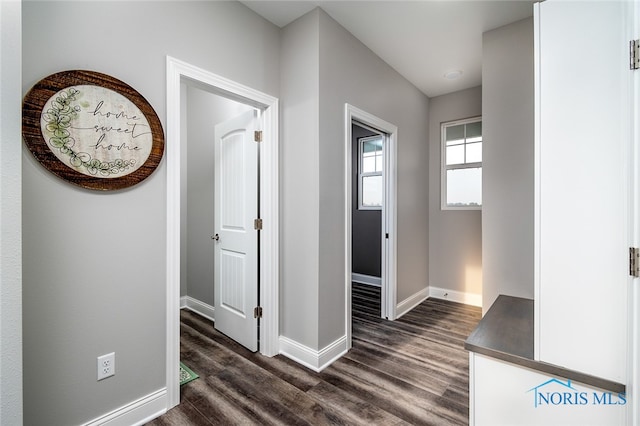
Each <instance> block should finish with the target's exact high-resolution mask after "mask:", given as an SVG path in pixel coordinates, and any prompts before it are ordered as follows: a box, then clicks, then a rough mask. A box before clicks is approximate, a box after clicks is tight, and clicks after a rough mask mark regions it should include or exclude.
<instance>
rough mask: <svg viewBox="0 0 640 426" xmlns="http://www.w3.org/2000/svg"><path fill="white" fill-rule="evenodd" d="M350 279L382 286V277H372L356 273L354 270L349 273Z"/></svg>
mask: <svg viewBox="0 0 640 426" xmlns="http://www.w3.org/2000/svg"><path fill="white" fill-rule="evenodd" d="M351 281H353V282H355V283H360V284H366V285H372V286H374V287H382V278H380V277H374V276H372V275H365V274H358V273H356V272H352V273H351Z"/></svg>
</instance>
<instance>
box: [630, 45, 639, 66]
mask: <svg viewBox="0 0 640 426" xmlns="http://www.w3.org/2000/svg"><path fill="white" fill-rule="evenodd" d="M629 68H630V69H632V70H637V69H640V40H631V41H630V42H629Z"/></svg>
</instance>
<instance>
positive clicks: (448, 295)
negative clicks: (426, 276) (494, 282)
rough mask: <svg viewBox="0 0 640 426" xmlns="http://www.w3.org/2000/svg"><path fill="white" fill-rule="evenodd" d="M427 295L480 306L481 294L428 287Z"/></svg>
mask: <svg viewBox="0 0 640 426" xmlns="http://www.w3.org/2000/svg"><path fill="white" fill-rule="evenodd" d="M429 297H433V298H435V299H443V300H451V301H452V302H458V303H464V304H465V305H471V306H478V307H480V308H481V307H482V294H475V293H465V292H462V291H455V290H449V289H446V288H438V287H429Z"/></svg>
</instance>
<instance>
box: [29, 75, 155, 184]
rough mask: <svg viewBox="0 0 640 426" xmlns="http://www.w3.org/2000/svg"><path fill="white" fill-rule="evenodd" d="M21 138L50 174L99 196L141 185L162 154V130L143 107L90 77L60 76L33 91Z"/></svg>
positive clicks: (137, 97)
mask: <svg viewBox="0 0 640 426" xmlns="http://www.w3.org/2000/svg"><path fill="white" fill-rule="evenodd" d="M22 137H23V138H24V141H25V143H26V144H27V147H28V148H29V150H30V151H31V153H32V154H33V155H34V156H35V158H36V159H37V160H38V161H39V162H40V164H42V165H43V166H44V167H45V168H47V169H48V170H49V171H50V172H52V173H53V174H55V175H57V176H58V177H60V178H62V179H64V180H66V181H67V182H71V183H73V184H75V185H79V186H81V187H83V188H89V189H96V190H103V191H106V190H114V189H122V188H127V187H129V186H132V185H135V184H137V183H139V182H141V181H142V180H144V179H145V178H147V177H148V176H149V175H150V174H151V173H152V172H153V171H154V170H155V169H156V167H158V165H159V164H160V161H161V160H162V155H163V152H164V132H163V131H162V124H161V123H160V120H159V119H158V116H157V114H156V112H155V111H154V110H153V107H152V106H151V105H150V104H149V102H147V100H146V99H145V98H144V97H143V96H142V95H141V94H140V93H138V92H137V91H136V90H135V89H133V88H132V87H131V86H129V85H128V84H126V83H124V82H122V81H120V80H118V79H115V78H113V77H110V76H108V75H106V74H101V73H98V72H94V71H63V72H59V73H56V74H52V75H50V76H48V77H46V78H44V79H42V80H40V81H39V82H38V83H37V84H36V85H35V86H33V88H32V89H31V90H30V91H29V93H27V95H26V96H25V98H24V102H23V104H22Z"/></svg>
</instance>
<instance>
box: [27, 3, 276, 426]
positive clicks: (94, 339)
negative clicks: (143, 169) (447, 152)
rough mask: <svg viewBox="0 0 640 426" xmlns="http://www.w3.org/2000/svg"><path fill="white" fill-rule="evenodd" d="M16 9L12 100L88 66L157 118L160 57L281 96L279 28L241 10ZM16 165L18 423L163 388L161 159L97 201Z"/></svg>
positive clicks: (86, 416)
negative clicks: (106, 361)
mask: <svg viewBox="0 0 640 426" xmlns="http://www.w3.org/2000/svg"><path fill="white" fill-rule="evenodd" d="M22 6H23V19H22V24H23V50H22V55H23V68H22V69H23V72H22V79H23V87H22V90H23V93H26V91H27V90H28V89H29V88H30V87H31V86H32V85H33V84H34V83H36V82H37V81H38V80H40V79H42V78H44V77H46V76H47V75H49V74H52V73H54V72H57V71H61V70H65V69H92V70H97V71H100V72H104V73H106V74H109V75H112V76H114V77H116V78H119V79H121V80H123V81H125V82H127V83H128V84H130V85H131V86H133V87H134V88H136V89H137V90H138V91H139V92H140V93H142V94H143V95H144V96H145V98H146V99H147V100H148V101H149V102H150V103H151V105H152V106H153V107H154V108H155V110H156V112H157V113H158V115H159V117H160V120H161V121H162V122H163V124H166V111H165V99H166V89H165V88H166V81H165V76H166V72H165V61H166V55H171V56H174V57H176V58H179V59H181V60H184V61H187V62H189V63H192V64H194V65H197V66H200V67H202V68H205V69H207V70H210V71H212V72H215V73H217V74H220V75H222V76H225V77H228V78H231V79H233V80H235V81H238V82H240V83H242V84H246V85H248V86H251V87H254V88H256V89H257V90H261V91H263V92H266V93H268V94H271V95H274V96H278V95H279V84H280V83H279V64H278V56H279V30H278V28H277V27H275V26H273V25H272V24H270V23H268V22H267V21H265V20H264V19H262V18H260V17H258V16H257V15H255V14H254V13H253V12H251V11H249V10H248V9H247V8H245V7H244V6H243V5H242V4H240V3H236V2H188V3H185V2H162V4H161V7H154V6H153V4H152V3H149V2H126V3H123V2H60V3H59V2H49V1H47V2H25V3H23V5H22ZM54 23H55V31H53V30H52V26H53V25H54ZM61 23H65V24H64V25H63V24H61ZM237 28H242V35H241V36H234V37H230V36H229V34H234V32H235V31H237ZM167 29H171V30H170V31H168V30H167ZM61 40H64V41H65V43H61ZM22 158H23V162H22V167H23V176H22V185H23V218H22V219H23V262H24V264H23V266H24V269H23V274H24V275H23V312H24V316H23V318H24V331H23V333H24V336H23V337H24V401H25V404H24V415H25V419H24V423H25V424H29V425H45V424H46V425H52V426H53V425H69V424H79V423H83V422H86V421H89V420H91V419H94V418H96V417H98V416H100V415H103V414H105V413H107V412H109V411H111V410H114V409H116V408H118V407H121V406H122V405H124V404H127V403H130V402H131V401H134V400H136V399H138V398H141V397H143V396H146V395H148V394H150V393H151V392H153V391H156V390H158V389H161V388H163V387H164V386H165V352H166V346H165V333H166V331H165V324H166V321H165V304H166V300H165V293H166V290H165V289H166V276H165V263H166V243H165V241H166V213H165V211H166V205H165V203H166V190H167V188H166V168H165V163H164V162H162V163H161V165H160V167H159V169H158V170H156V171H155V172H154V173H153V175H151V176H150V177H149V178H148V179H147V180H145V181H144V182H142V183H140V184H139V185H137V186H135V187H132V188H129V189H126V190H121V191H115V192H106V193H100V192H94V191H88V190H83V189H79V188H76V187H74V186H72V185H70V184H67V183H65V182H63V181H62V180H60V179H58V178H56V177H55V176H53V175H52V174H50V173H49V172H47V171H46V170H45V169H44V168H42V167H41V166H40V165H39V164H38V163H37V162H36V161H35V160H34V158H33V156H32V155H31V154H30V153H29V152H28V151H27V150H26V149H24V148H23V154H22ZM111 351H115V353H116V371H117V374H116V375H115V377H112V378H109V379H106V380H104V381H101V382H97V381H96V357H97V356H99V355H102V354H105V353H108V352H111ZM51 365H55V368H51V367H50V366H51ZM70 408H73V409H70Z"/></svg>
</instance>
